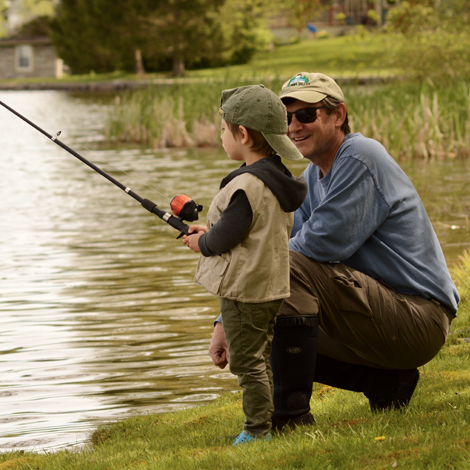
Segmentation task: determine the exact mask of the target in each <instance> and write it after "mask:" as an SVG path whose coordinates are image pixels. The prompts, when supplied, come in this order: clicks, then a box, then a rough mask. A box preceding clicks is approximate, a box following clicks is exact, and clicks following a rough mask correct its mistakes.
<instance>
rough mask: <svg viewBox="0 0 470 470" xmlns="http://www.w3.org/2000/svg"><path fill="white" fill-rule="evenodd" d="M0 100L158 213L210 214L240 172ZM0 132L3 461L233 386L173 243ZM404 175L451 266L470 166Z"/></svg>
mask: <svg viewBox="0 0 470 470" xmlns="http://www.w3.org/2000/svg"><path fill="white" fill-rule="evenodd" d="M0 99H1V100H2V101H5V102H6V103H7V104H9V105H10V106H12V107H13V108H15V109H18V111H19V112H21V113H23V114H25V115H26V116H27V117H28V118H30V119H31V120H32V121H33V122H36V123H37V124H38V125H40V126H41V127H43V128H44V129H45V130H46V131H47V132H49V133H50V134H54V133H56V132H57V131H58V130H61V131H62V135H61V137H60V138H61V140H62V141H63V142H64V143H67V144H68V145H70V146H71V147H73V148H75V149H76V150H77V151H78V152H80V153H82V154H83V156H85V157H86V158H89V159H90V160H92V161H93V162H94V163H96V164H97V165H99V166H100V167H102V168H103V169H104V170H105V171H107V172H109V173H111V174H112V175H113V176H114V177H115V178H117V179H118V180H119V181H121V182H123V183H124V184H126V185H129V186H130V187H131V188H132V189H133V190H134V191H135V192H137V193H138V194H140V195H141V196H143V197H147V198H149V199H152V200H153V201H154V202H156V203H157V204H159V205H160V206H161V207H164V208H167V207H168V205H169V200H170V198H171V197H173V196H174V195H175V194H178V193H184V194H188V195H191V196H192V197H193V198H194V199H195V200H196V201H197V202H199V203H201V204H203V205H205V207H206V208H207V207H208V204H209V202H210V200H211V199H212V197H213V195H214V194H215V192H216V191H217V188H218V185H219V182H220V179H221V178H222V177H223V176H224V175H225V174H227V173H228V172H229V171H230V170H231V169H232V168H234V167H235V166H236V163H233V162H230V161H229V160H227V159H226V158H225V157H224V155H223V154H221V153H218V152H216V151H199V150H191V151H189V150H188V151H153V150H147V151H143V150H140V149H137V150H136V149H120V150H114V149H109V148H104V146H103V145H101V144H100V140H101V134H100V132H101V123H102V119H103V115H104V112H105V104H103V103H105V101H101V102H100V101H98V98H97V97H96V96H94V95H89V96H73V95H69V94H65V93H61V92H3V93H0ZM99 99H100V100H101V98H99ZM0 119H1V123H2V128H1V131H0V146H1V148H2V158H1V159H0V171H1V174H2V176H3V184H2V186H1V187H0V210H1V213H2V217H1V219H0V270H1V274H0V277H1V294H2V295H1V298H0V311H1V315H0V334H1V336H2V343H1V346H0V375H1V377H2V383H1V385H0V410H1V415H0V448H4V449H9V448H19V447H21V448H36V449H42V448H47V447H54V448H56V447H60V446H65V445H71V444H75V443H77V442H81V441H83V440H84V439H86V438H87V437H88V436H89V434H90V432H91V431H92V430H93V429H94V427H96V425H98V424H99V423H103V422H110V421H113V420H115V419H120V418H122V417H124V416H126V415H128V414H130V413H132V412H143V413H145V412H149V411H150V412H159V411H165V410H171V409H174V408H177V407H181V406H188V405H191V404H194V403H198V402H201V401H204V400H211V399H213V398H214V397H216V396H217V395H218V394H219V393H220V392H221V391H222V390H230V389H236V388H237V385H236V380H234V378H233V377H232V376H231V375H230V373H229V372H228V371H220V370H218V369H216V368H214V367H213V366H212V363H211V362H210V359H209V358H208V356H207V347H208V343H209V340H210V334H211V331H212V319H213V318H214V317H216V316H217V313H218V308H217V307H218V305H217V304H218V302H217V300H216V299H215V298H213V297H212V296H210V295H209V294H207V293H206V292H205V291H204V290H203V289H202V288H200V287H199V286H196V285H195V284H194V283H193V282H192V279H193V274H194V269H195V266H196V263H197V255H195V254H194V253H192V252H191V251H189V250H188V249H187V248H185V247H184V246H183V245H182V244H181V241H179V240H175V238H176V236H177V232H176V231H174V230H173V229H172V228H170V227H169V226H167V225H165V224H163V223H162V222H161V221H160V220H159V219H158V218H156V217H154V216H152V215H151V214H149V213H148V212H146V211H145V210H144V209H143V208H141V207H140V206H139V204H138V203H137V202H136V201H134V200H133V199H132V198H130V197H129V196H128V195H126V194H125V193H123V192H122V191H121V190H120V189H118V188H116V187H114V186H113V185H112V184H111V183H109V182H108V181H106V180H105V179H104V178H102V177H101V176H99V175H98V174H96V173H94V172H93V171H91V170H90V169H89V168H87V167H86V166H85V165H83V164H82V163H81V162H79V161H78V160H76V159H75V158H74V157H72V156H71V155H69V154H67V153H66V152H65V151H64V150H62V149H60V148H59V147H57V146H56V145H54V144H52V143H51V142H49V141H48V139H46V138H45V137H44V136H42V135H41V134H40V133H38V132H37V131H35V130H34V129H32V128H30V127H29V126H27V125H26V124H25V123H23V122H22V121H20V120H19V119H18V118H16V117H15V116H13V115H10V114H9V113H8V112H7V111H6V110H4V109H3V108H1V109H0ZM84 147H92V148H93V149H94V150H93V152H88V151H87V150H86V149H85V148H84ZM289 166H290V168H291V169H293V171H294V172H295V173H297V174H299V173H300V172H301V171H302V169H303V168H304V166H305V163H302V162H301V163H293V164H292V163H289ZM116 168H119V169H121V170H124V171H125V173H122V172H121V171H118V170H117V169H116ZM405 169H406V171H407V172H408V174H409V175H410V177H411V178H412V180H413V182H414V183H415V185H416V186H417V187H418V190H419V192H420V194H421V196H422V198H423V200H424V202H425V205H426V207H427V208H428V210H429V212H430V215H431V218H432V220H433V223H434V226H435V228H436V231H437V232H438V235H439V238H440V240H441V242H442V245H443V248H444V251H445V254H446V257H447V259H448V261H449V262H450V263H454V262H455V261H456V260H457V259H458V256H459V255H460V254H461V253H462V251H463V249H464V248H465V247H468V243H469V237H468V234H469V223H468V214H469V213H470V190H469V188H468V187H467V186H468V185H466V182H465V181H466V180H468V176H469V173H470V166H469V165H468V163H467V162H459V161H456V162H446V163H437V164H432V165H429V164H428V165H422V164H418V163H414V164H410V165H405ZM148 185H150V186H151V187H149V186H148ZM205 213H206V212H205V211H204V214H205ZM452 227H454V228H452ZM455 227H458V228H455Z"/></svg>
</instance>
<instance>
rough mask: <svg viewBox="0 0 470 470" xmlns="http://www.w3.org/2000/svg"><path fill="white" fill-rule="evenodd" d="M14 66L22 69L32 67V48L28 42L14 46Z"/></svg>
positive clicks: (25, 69)
mask: <svg viewBox="0 0 470 470" xmlns="http://www.w3.org/2000/svg"><path fill="white" fill-rule="evenodd" d="M16 68H17V70H22V71H28V70H32V69H33V48H32V47H31V46H30V45H29V44H24V45H22V46H16Z"/></svg>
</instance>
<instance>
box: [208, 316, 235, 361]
mask: <svg viewBox="0 0 470 470" xmlns="http://www.w3.org/2000/svg"><path fill="white" fill-rule="evenodd" d="M209 356H210V357H211V359H212V362H213V363H214V365H215V366H217V367H220V368H221V369H224V368H225V366H226V365H227V364H228V362H229V359H230V358H229V354H228V344H227V341H226V340H225V332H224V327H223V325H222V323H220V322H217V323H216V324H215V328H214V332H213V333H212V339H211V344H210V345H209Z"/></svg>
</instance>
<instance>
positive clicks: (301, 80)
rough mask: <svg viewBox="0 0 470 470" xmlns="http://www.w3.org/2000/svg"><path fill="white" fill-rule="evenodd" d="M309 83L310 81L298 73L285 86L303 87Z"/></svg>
mask: <svg viewBox="0 0 470 470" xmlns="http://www.w3.org/2000/svg"><path fill="white" fill-rule="evenodd" d="M308 83H310V80H309V79H308V77H306V76H305V75H302V74H300V73H298V74H297V75H296V76H295V77H293V78H291V79H290V80H289V83H288V84H287V86H304V85H307V84H308Z"/></svg>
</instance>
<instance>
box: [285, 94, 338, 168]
mask: <svg viewBox="0 0 470 470" xmlns="http://www.w3.org/2000/svg"><path fill="white" fill-rule="evenodd" d="M320 106H322V103H321V102H318V103H306V102H304V101H298V100H296V101H294V102H293V103H290V104H288V105H286V108H287V112H288V113H295V112H296V111H299V110H301V109H304V108H318V107H320ZM326 111H328V110H327V109H324V108H323V109H317V110H316V120H315V121H314V122H309V123H302V122H300V121H299V119H298V118H297V116H296V115H295V114H292V121H291V123H290V125H289V130H288V133H287V135H288V136H289V138H290V139H291V140H292V142H293V143H294V145H295V146H296V147H297V148H298V150H299V151H300V153H301V154H302V155H303V156H304V157H305V158H307V159H309V160H312V161H313V159H315V158H316V157H322V155H323V154H325V152H326V153H328V150H329V149H330V148H331V146H332V143H333V142H334V141H335V136H336V128H335V124H334V122H335V120H334V117H335V114H334V113H331V114H327V112H326ZM302 115H305V113H299V117H300V119H302ZM302 120H304V119H302Z"/></svg>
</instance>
